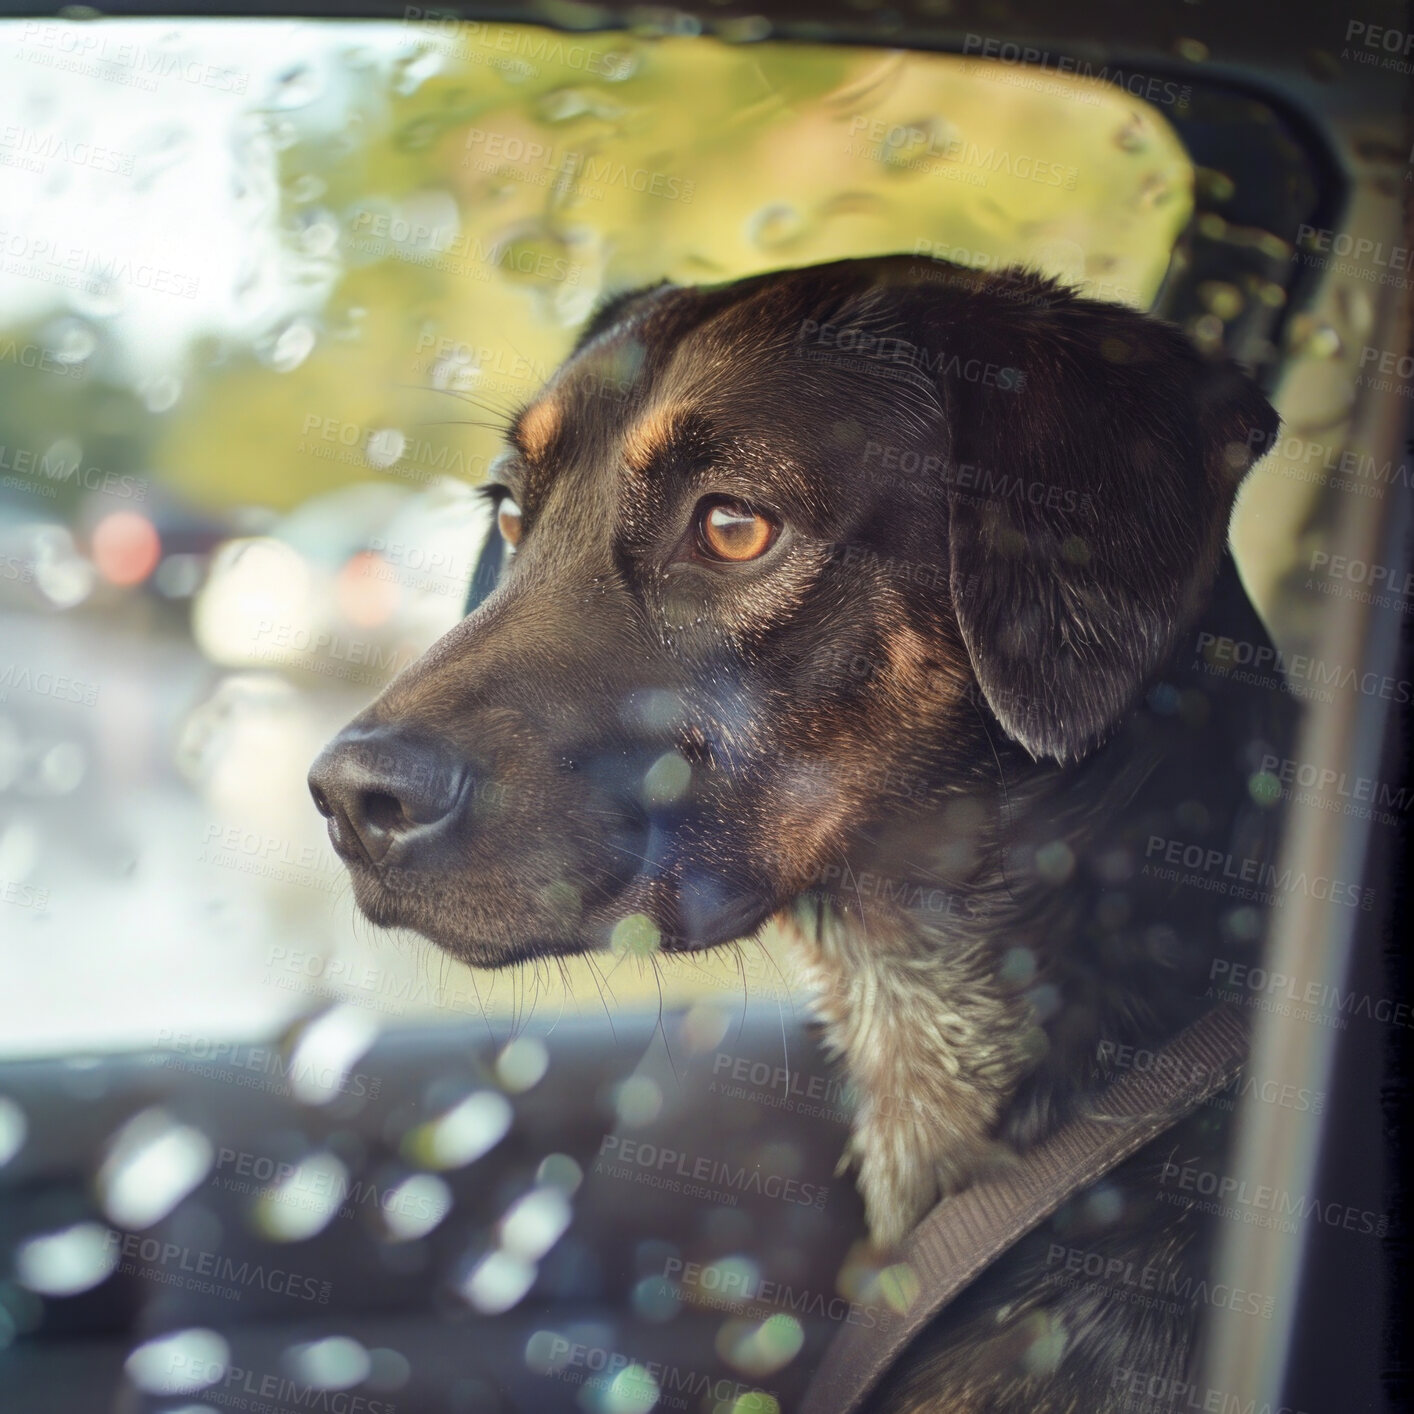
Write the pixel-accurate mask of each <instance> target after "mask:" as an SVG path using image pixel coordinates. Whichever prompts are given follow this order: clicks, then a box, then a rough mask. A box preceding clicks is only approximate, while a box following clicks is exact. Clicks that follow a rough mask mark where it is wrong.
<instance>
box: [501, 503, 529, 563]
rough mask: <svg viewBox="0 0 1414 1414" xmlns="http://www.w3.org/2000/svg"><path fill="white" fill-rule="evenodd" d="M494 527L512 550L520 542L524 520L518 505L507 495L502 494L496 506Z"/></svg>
mask: <svg viewBox="0 0 1414 1414" xmlns="http://www.w3.org/2000/svg"><path fill="white" fill-rule="evenodd" d="M496 528H497V529H498V530H499V531H500V532H501V539H502V540H504V541H505V542H506V544H507V545H509V546H510V547H511V549H512V550H514V549H515V547H516V546H517V545H519V544H520V536H521V531H522V530H523V529H524V521H523V520H522V517H521V513H520V507H519V506H518V505H516V503H515V502H514V501H513V500H511V498H510V497H509V496H502V497H501V501H500V504H499V505H498V506H497V507H496Z"/></svg>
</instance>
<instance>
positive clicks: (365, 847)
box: [309, 728, 467, 864]
mask: <svg viewBox="0 0 1414 1414" xmlns="http://www.w3.org/2000/svg"><path fill="white" fill-rule="evenodd" d="M466 780H467V770H466V767H465V766H464V765H463V764H462V763H460V762H457V761H454V760H452V759H451V758H450V757H449V756H448V755H447V753H446V752H445V751H443V750H440V749H439V748H438V747H436V746H434V745H431V744H429V743H427V742H425V741H419V740H414V739H411V738H409V737H407V736H405V735H403V734H402V733H400V732H398V731H396V730H393V729H389V728H378V729H374V730H372V731H359V732H341V733H340V734H339V735H338V736H336V737H335V738H334V740H333V741H331V742H330V743H329V745H328V746H326V747H325V748H324V750H323V751H322V752H320V754H319V758H318V760H316V761H315V763H314V765H313V767H312V768H311V769H310V772H309V793H310V794H311V795H312V796H313V797H314V804H315V807H316V808H317V809H318V811H319V813H320V814H321V815H323V816H324V817H325V818H326V819H327V820H328V821H329V838H330V840H331V841H332V842H333V845H334V848H335V850H337V851H338V853H339V854H340V855H341V856H342V857H343V858H344V859H356V858H358V856H359V855H360V854H362V855H364V856H366V857H367V859H368V860H369V861H370V862H372V863H374V864H377V863H380V862H381V861H382V860H383V859H385V858H386V857H387V855H388V852H389V851H390V850H391V849H392V848H393V847H394V846H395V845H398V846H402V847H404V848H405V847H406V846H408V845H412V844H415V843H419V842H421V841H425V840H429V839H430V838H431V837H433V836H434V835H436V834H438V833H440V832H441V831H442V829H443V827H444V826H446V825H447V824H448V822H449V821H451V820H452V818H453V817H454V816H455V815H456V814H457V811H458V807H459V806H460V804H461V801H462V795H463V791H464V788H465V785H466Z"/></svg>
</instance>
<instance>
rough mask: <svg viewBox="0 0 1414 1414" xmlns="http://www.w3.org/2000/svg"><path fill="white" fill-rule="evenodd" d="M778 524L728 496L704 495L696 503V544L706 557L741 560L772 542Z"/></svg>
mask: <svg viewBox="0 0 1414 1414" xmlns="http://www.w3.org/2000/svg"><path fill="white" fill-rule="evenodd" d="M780 528H781V527H780V526H779V525H778V524H777V523H776V522H775V521H774V520H772V519H771V518H770V517H769V516H766V515H762V514H761V512H760V511H755V510H752V508H751V507H750V506H748V505H745V504H744V503H743V502H741V501H734V500H732V499H731V497H729V496H708V497H707V498H706V499H705V500H703V501H701V502H700V503H699V504H698V507H697V544H698V547H699V549H701V551H702V553H703V554H704V555H706V556H707V557H708V558H709V559H713V560H726V561H728V562H730V563H734V564H741V563H743V562H744V561H746V560H757V559H760V558H761V556H762V555H764V554H765V553H766V551H767V550H769V549H770V548H771V546H772V545H774V544H775V543H776V535H777V533H778V532H779V530H780Z"/></svg>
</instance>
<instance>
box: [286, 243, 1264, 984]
mask: <svg viewBox="0 0 1414 1414" xmlns="http://www.w3.org/2000/svg"><path fill="white" fill-rule="evenodd" d="M1275 421H1276V419H1275V416H1274V414H1273V413H1272V411H1271V409H1270V408H1269V407H1268V406H1267V404H1266V402H1265V400H1264V399H1263V398H1262V397H1261V395H1260V394H1259V393H1258V392H1257V390H1256V389H1255V388H1254V387H1253V386H1252V384H1251V383H1250V382H1248V380H1247V379H1246V378H1245V377H1244V376H1243V375H1242V374H1241V373H1239V372H1238V371H1237V370H1236V369H1235V368H1234V367H1233V366H1232V365H1230V364H1226V363H1212V362H1210V361H1208V360H1206V359H1204V358H1203V357H1202V356H1200V355H1199V354H1198V352H1197V351H1196V350H1195V349H1194V348H1193V347H1192V346H1191V345H1190V344H1189V343H1188V342H1187V340H1186V339H1184V338H1183V336H1182V335H1181V334H1180V333H1179V332H1178V331H1177V330H1175V329H1174V328H1172V327H1170V326H1167V325H1164V324H1161V323H1158V322H1157V321H1154V320H1151V319H1148V318H1146V317H1144V316H1142V315H1139V314H1136V313H1133V312H1132V311H1129V310H1126V309H1122V308H1117V307H1112V306H1107V305H1101V304H1096V303H1092V302H1090V301H1086V300H1082V299H1079V298H1076V297H1075V296H1073V295H1072V294H1070V293H1069V292H1067V291H1065V290H1062V289H1060V288H1057V287H1056V286H1054V285H1052V284H1050V283H1049V282H1047V281H1045V280H1043V279H1041V278H1039V277H1037V276H1033V275H1028V274H1025V273H1022V272H1009V273H1004V274H1001V275H979V274H977V273H975V272H967V271H962V270H959V269H957V268H955V267H952V266H948V265H944V264H941V263H937V262H931V261H923V260H914V259H909V258H903V257H894V258H887V259H877V260H861V261H847V262H841V263H837V264H833V265H825V266H818V267H814V268H810V269H803V270H792V271H785V272H781V273H777V274H772V275H766V276H761V277H757V278H753V279H748V280H743V281H740V282H737V283H735V284H730V285H725V286H718V287H714V288H706V289H684V288H677V287H673V286H660V287H657V288H654V289H650V290H646V291H642V292H640V293H637V294H634V295H629V296H627V297H624V298H621V299H619V300H616V301H615V302H614V303H613V304H611V305H610V306H608V307H607V308H606V309H605V310H604V311H602V312H601V313H600V314H599V315H598V316H597V317H596V318H595V320H594V321H593V322H592V324H591V325H590V327H589V328H588V329H587V330H586V331H585V333H584V335H583V336H582V338H581V339H580V341H579V344H578V346H577V347H576V348H575V350H574V352H573V353H572V355H571V356H570V358H569V359H568V360H567V361H566V362H565V364H564V365H563V366H562V367H561V369H560V370H559V371H558V372H557V374H556V375H555V376H554V378H553V379H552V380H551V381H550V383H549V385H548V386H547V387H546V388H545V389H544V390H543V391H542V392H541V393H540V395H539V396H538V397H536V399H535V400H534V401H533V402H532V403H531V404H530V405H529V406H528V407H527V408H525V409H524V410H523V411H522V412H521V413H520V415H519V416H518V417H517V418H516V419H515V422H514V424H513V426H512V428H511V431H510V438H509V441H510V449H509V451H508V452H507V454H506V456H505V457H504V459H503V460H502V461H501V462H500V464H499V469H498V471H497V473H496V484H495V485H494V486H492V487H491V488H489V494H491V495H492V496H493V497H494V498H495V500H496V502H497V508H498V516H497V521H498V529H497V530H496V531H495V532H493V534H499V535H500V536H501V537H502V538H503V539H504V541H505V542H506V551H507V558H508V563H507V565H506V567H505V569H504V571H503V572H502V575H501V580H500V583H499V586H498V587H497V588H496V590H495V592H494V593H493V594H492V595H491V596H490V598H489V599H488V600H487V601H486V602H485V603H484V604H483V605H482V606H481V607H480V608H479V609H477V610H476V612H474V613H472V614H471V615H470V616H469V617H467V618H466V619H465V620H463V621H462V622H461V623H460V624H459V625H458V626H457V627H456V628H455V629H453V630H452V631H451V632H450V633H448V634H447V635H446V636H445V637H444V638H443V639H442V640H441V641H440V642H438V643H437V644H436V645H435V646H434V647H433V648H432V649H431V650H429V651H428V653H427V654H426V655H425V656H424V657H423V658H421V659H420V660H419V661H418V662H417V663H415V664H413V665H412V666H411V667H410V668H408V669H407V670H406V671H405V672H404V673H402V674H401V675H400V676H399V677H398V678H397V679H396V680H395V681H394V682H393V683H392V684H391V685H390V686H389V687H388V688H387V690H386V691H385V692H384V693H383V694H382V696H381V697H380V698H379V699H378V700H377V701H376V702H375V703H374V704H373V705H372V706H371V707H369V708H368V710H367V711H366V712H364V713H363V714H362V715H361V716H359V717H358V718H357V719H356V720H355V721H354V722H353V723H351V724H350V726H349V727H348V728H346V729H345V731H344V732H342V733H341V734H340V735H339V736H338V737H337V738H336V739H335V740H334V741H333V742H332V743H331V744H330V745H329V746H328V747H327V748H326V749H325V751H324V753H323V754H322V755H321V756H320V758H319V760H318V762H316V764H315V767H314V769H313V771H312V773H311V776H310V782H311V788H312V790H313V792H314V797H315V801H316V804H317V805H318V806H319V808H320V810H321V811H322V812H323V813H324V814H325V815H327V816H328V818H329V829H330V834H331V837H332V839H333V842H334V846H335V848H336V849H337V850H338V852H339V854H340V855H341V856H342V857H343V859H344V860H345V861H346V862H347V864H348V867H349V870H350V872H351V874H352V876H353V880H354V886H355V893H356V897H357V900H358V903H359V905H360V907H361V908H362V909H363V911H364V912H365V913H366V914H367V915H368V916H369V917H370V918H371V919H373V920H374V921H375V922H379V923H386V924H397V925H402V926H407V927H411V928H413V929H416V930H417V931H419V932H421V933H423V934H425V935H426V936H427V937H429V938H431V939H432V940H433V941H435V942H437V943H439V944H440V945H442V946H443V947H445V948H447V949H448V950H449V951H451V952H453V953H454V954H456V955H457V956H459V957H461V958H463V959H465V960H467V961H469V962H473V963H478V964H483V965H486V964H490V965H494V964H499V963H504V962H507V961H510V960H512V959H515V958H517V957H523V956H526V955H531V954H538V953H551V952H566V951H579V950H582V949H588V948H591V947H595V946H599V945H602V944H604V943H605V942H607V941H610V940H613V939H617V940H618V941H620V942H623V941H625V940H628V941H630V942H644V941H646V942H648V943H650V944H653V945H657V946H661V947H663V948H665V949H674V948H682V949H685V948H697V947H704V946H710V945H712V944H716V943H721V942H725V941H728V940H731V939H734V938H737V937H740V936H743V935H744V934H746V933H748V932H750V931H751V930H753V929H754V928H756V927H757V926H758V925H759V924H760V923H761V922H762V921H764V920H765V919H766V918H767V917H769V916H770V915H771V914H772V913H774V912H775V911H777V910H778V909H780V908H781V907H783V906H784V905H786V904H787V903H789V902H790V901H791V900H792V899H793V898H795V897H796V896H797V895H799V894H800V893H802V892H804V891H807V890H809V889H811V888H812V887H813V886H814V885H815V884H816V883H817V881H818V880H819V878H820V877H821V873H822V870H825V869H827V868H828V867H829V866H830V864H831V862H832V861H838V859H839V858H840V856H841V852H842V851H844V850H846V849H847V848H848V843H849V840H850V838H851V836H852V834H853V833H854V832H856V831H858V830H860V829H862V828H865V827H867V826H869V825H870V824H871V823H873V822H877V821H880V820H882V819H884V818H886V817H889V816H891V815H897V814H899V813H901V812H904V813H906V812H909V811H914V812H919V811H923V810H925V809H927V808H929V806H930V805H934V804H936V803H937V802H938V801H939V800H940V799H941V798H942V797H943V796H944V795H945V794H946V793H947V791H948V790H949V788H950V787H951V788H955V787H956V786H957V784H958V783H959V782H962V781H964V780H965V779H966V778H967V777H968V775H969V773H975V772H976V771H977V770H978V769H979V767H980V765H981V761H980V757H981V753H982V749H983V748H984V747H985V742H986V736H985V735H979V732H980V733H985V732H987V731H990V732H991V734H993V735H996V734H997V729H998V727H999V728H1000V732H1001V733H1002V734H1005V735H1006V736H1007V737H1010V738H1011V739H1012V740H1013V741H1015V742H1017V743H1019V744H1020V745H1021V746H1022V747H1024V748H1025V749H1026V751H1028V752H1029V753H1030V754H1031V755H1032V756H1034V757H1036V758H1038V759H1039V758H1051V759H1053V760H1055V761H1058V762H1062V763H1065V762H1070V761H1073V760H1076V759H1079V758H1080V757H1081V756H1083V755H1085V754H1086V753H1088V752H1089V751H1090V750H1091V749H1092V748H1094V747H1095V746H1096V745H1097V744H1098V743H1100V742H1101V741H1103V739H1104V738H1105V736H1106V734H1107V733H1108V732H1109V731H1110V730H1111V729H1112V728H1113V727H1114V726H1115V724H1116V722H1117V721H1118V720H1119V719H1120V718H1121V717H1122V716H1123V715H1124V714H1125V712H1126V711H1127V710H1128V709H1129V708H1130V707H1131V706H1132V704H1133V702H1134V700H1135V699H1136V697H1137V696H1138V694H1139V693H1140V692H1141V691H1142V689H1143V687H1144V686H1145V684H1146V682H1147V681H1148V680H1149V679H1150V678H1151V677H1152V675H1153V674H1154V673H1155V672H1156V671H1157V670H1158V669H1159V668H1160V667H1161V666H1162V664H1163V663H1164V662H1165V660H1166V659H1167V658H1168V657H1169V656H1170V654H1171V653H1172V651H1173V649H1174V646H1175V643H1176V640H1177V637H1178V635H1179V634H1180V633H1181V632H1182V630H1183V629H1184V628H1185V627H1186V626H1187V624H1188V623H1189V622H1191V620H1192V619H1193V617H1194V616H1195V615H1196V613H1197V611H1198V609H1199V607H1200V606H1201V603H1202V600H1203V597H1204V595H1205V593H1206V592H1207V590H1208V588H1209V586H1210V584H1211V582H1212V578H1213V576H1214V574H1215V572H1216V566H1217V562H1218V558H1219V555H1220V554H1221V551H1222V546H1223V543H1224V539H1225V534H1226V526H1227V520H1228V514H1229V511H1230V509H1231V505H1232V500H1233V496H1234V494H1235V491H1236V488H1237V485H1238V483H1239V481H1240V480H1241V477H1242V475H1243V474H1244V472H1245V471H1246V469H1247V467H1248V465H1249V464H1250V461H1251V459H1252V452H1251V449H1252V448H1253V447H1254V446H1257V445H1260V444H1262V443H1263V442H1265V441H1266V440H1267V439H1268V438H1269V437H1270V435H1271V433H1272V432H1273V431H1274V430H1275Z"/></svg>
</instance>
